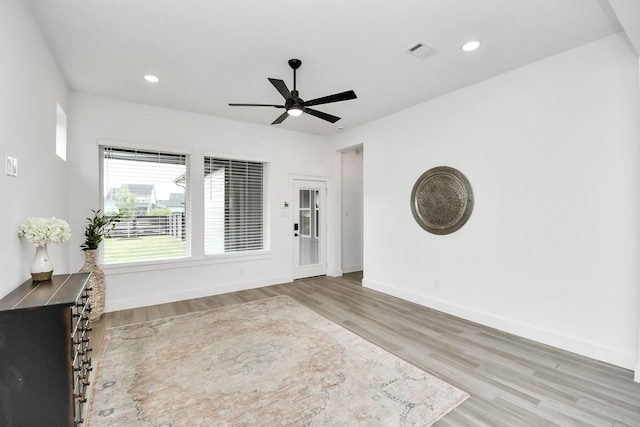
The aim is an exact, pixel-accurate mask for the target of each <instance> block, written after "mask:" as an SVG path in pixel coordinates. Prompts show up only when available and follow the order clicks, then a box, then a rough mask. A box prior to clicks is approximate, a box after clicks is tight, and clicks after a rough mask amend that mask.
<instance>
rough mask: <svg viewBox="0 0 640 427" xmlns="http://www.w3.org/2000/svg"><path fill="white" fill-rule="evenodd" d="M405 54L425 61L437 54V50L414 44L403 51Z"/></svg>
mask: <svg viewBox="0 0 640 427" xmlns="http://www.w3.org/2000/svg"><path fill="white" fill-rule="evenodd" d="M405 52H407V53H408V54H410V55H412V56H415V57H416V58H420V59H427V58H428V57H430V56H433V55H435V54H436V53H438V51H437V50H435V49H434V48H432V47H431V46H428V45H426V44H424V43H422V42H418V43H414V44H413V45H411V46H409V47H408V48H407V49H406V50H405Z"/></svg>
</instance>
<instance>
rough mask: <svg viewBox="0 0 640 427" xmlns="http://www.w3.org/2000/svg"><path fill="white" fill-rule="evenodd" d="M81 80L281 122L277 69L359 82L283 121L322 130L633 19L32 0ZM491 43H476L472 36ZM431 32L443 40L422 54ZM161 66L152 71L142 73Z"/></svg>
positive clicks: (494, 3) (538, 1) (316, 80)
mask: <svg viewBox="0 0 640 427" xmlns="http://www.w3.org/2000/svg"><path fill="white" fill-rule="evenodd" d="M28 1H29V3H30V6H31V7H32V10H33V12H34V14H35V16H36V18H37V20H38V21H39V23H40V26H41V28H42V31H43V33H44V36H45V38H46V40H47V42H48V44H49V46H50V48H51V50H52V52H53V55H54V56H55V58H56V61H57V62H58V65H59V67H60V69H61V71H62V73H63V75H64V77H65V79H66V81H67V84H68V85H69V88H70V89H71V90H73V91H78V92H86V93H90V94H97V95H103V96H109V97H114V98H120V99H124V100H129V101H135V102H140V103H145V104H151V105H157V106H163V107H169V108H175V109H179V110H185V111H191V112H195V113H201V114H208V115H213V116H218V117H224V118H229V119H234V120H241V121H245V122H252V123H257V124H262V125H265V126H269V124H270V123H271V122H272V121H273V120H274V119H275V118H276V117H278V115H279V114H280V113H281V112H282V111H283V110H279V109H275V108H269V107H229V106H228V105H227V104H228V103H229V102H237V103H267V104H272V103H275V104H281V103H282V101H283V99H282V97H281V96H280V94H279V93H278V92H277V91H276V90H275V88H274V87H273V86H272V85H271V84H270V83H269V81H268V80H267V77H273V78H278V79H282V80H284V81H285V82H286V84H287V85H288V86H289V89H291V88H292V86H293V82H292V73H291V69H290V68H289V66H288V65H287V60H288V59H290V58H299V59H301V60H302V62H303V63H302V67H301V68H300V70H299V71H298V81H297V83H298V84H297V88H298V90H299V91H300V96H301V97H302V98H303V99H307V100H309V99H313V98H317V97H320V96H324V95H329V94H333V93H337V92H343V91H345V90H349V89H353V90H354V91H355V92H356V94H357V96H358V99H356V100H351V101H344V102H340V103H334V104H326V105H322V106H317V107H315V108H316V109H318V110H320V111H324V112H327V113H329V114H333V115H337V116H340V117H342V120H340V121H338V122H337V123H335V124H331V123H329V122H325V121H323V120H320V119H318V118H316V117H312V116H310V115H307V114H305V115H303V116H301V117H290V118H288V119H287V120H285V121H284V122H283V123H282V124H280V125H277V126H279V127H282V128H286V129H292V130H297V131H302V132H308V133H313V134H319V135H334V134H336V133H338V132H340V130H339V129H338V126H343V127H344V128H345V129H349V128H353V127H356V126H358V125H362V124H364V123H367V122H369V121H371V120H375V119H377V118H380V117H382V116H385V115H388V114H390V113H393V112H396V111H399V110H402V109H404V108H407V107H410V106H412V105H415V104H418V103H420V102H423V101H426V100H428V99H431V98H433V97H437V96H439V95H442V94H444V93H447V92H451V91H454V90H456V89H459V88H462V87H464V86H467V85H470V84H473V83H475V82H478V81H480V80H483V79H486V78H488V77H491V76H494V75H497V74H500V73H504V72H506V71H509V70H512V69H514V68H517V67H521V66H523V65H525V64H528V63H531V62H533V61H537V60H539V59H542V58H544V57H547V56H550V55H554V54H557V53H559V52H562V51H565V50H567V49H571V48H573V47H576V46H579V45H582V44H584V43H587V42H590V41H593V40H596V39H598V38H601V37H604V36H606V35H609V34H612V33H615V32H618V31H621V27H620V24H619V23H618V20H617V19H616V16H615V15H614V13H613V11H612V10H611V8H610V6H609V3H608V2H607V1H606V0H482V1H478V0H393V1H392V0H295V1H291V0H269V1H265V0H28ZM471 39H478V40H480V41H481V42H482V46H481V47H480V49H479V50H477V51H476V52H474V53H464V52H462V51H461V50H460V46H461V45H462V44H463V43H464V42H465V41H468V40H471ZM415 42H424V43H426V44H428V45H429V46H431V47H433V48H435V49H436V50H437V51H438V53H437V54H436V55H434V56H432V57H430V58H429V59H426V60H421V59H416V58H414V57H412V56H410V55H408V54H407V53H405V49H407V48H408V47H410V46H411V45H413V44H414V43H415ZM145 74H155V75H157V76H159V77H160V78H161V81H160V83H158V84H155V85H152V84H150V83H147V82H145V81H144V80H143V78H142V77H143V75H145Z"/></svg>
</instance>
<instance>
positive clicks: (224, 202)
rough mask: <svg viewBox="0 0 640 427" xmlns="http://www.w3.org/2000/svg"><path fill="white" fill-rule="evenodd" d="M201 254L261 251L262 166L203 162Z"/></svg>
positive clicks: (259, 164) (211, 161)
mask: <svg viewBox="0 0 640 427" xmlns="http://www.w3.org/2000/svg"><path fill="white" fill-rule="evenodd" d="M204 192H205V194H204V209H205V225H204V232H205V239H204V240H205V254H208V255H210V254H221V253H226V252H241V251H259V250H262V249H265V227H264V164H263V163H260V162H250V161H243V160H229V159H218V158H214V157H205V159H204Z"/></svg>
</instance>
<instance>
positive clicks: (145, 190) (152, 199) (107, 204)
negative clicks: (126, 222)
mask: <svg viewBox="0 0 640 427" xmlns="http://www.w3.org/2000/svg"><path fill="white" fill-rule="evenodd" d="M122 190H126V191H128V192H129V193H131V194H132V195H133V196H135V198H136V215H138V216H141V215H147V214H148V213H149V212H150V211H151V209H154V208H156V207H158V206H159V205H158V200H157V198H156V190H155V187H154V185H153V184H122V185H121V186H120V188H111V189H109V191H108V193H107V196H106V197H105V200H104V212H105V214H106V215H115V214H117V213H118V212H119V209H118V194H119V192H120V191H122Z"/></svg>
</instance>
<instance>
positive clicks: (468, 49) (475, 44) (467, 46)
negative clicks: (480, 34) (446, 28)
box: [462, 40, 480, 52]
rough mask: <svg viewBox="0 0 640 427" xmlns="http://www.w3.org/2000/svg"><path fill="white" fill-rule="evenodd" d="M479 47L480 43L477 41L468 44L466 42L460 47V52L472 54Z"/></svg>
mask: <svg viewBox="0 0 640 427" xmlns="http://www.w3.org/2000/svg"><path fill="white" fill-rule="evenodd" d="M479 47H480V42H479V41H477V40H473V41H470V42H467V43H465V44H463V45H462V50H464V51H465V52H473V51H474V50H476V49H477V48H479Z"/></svg>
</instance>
